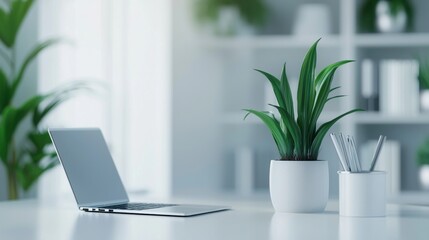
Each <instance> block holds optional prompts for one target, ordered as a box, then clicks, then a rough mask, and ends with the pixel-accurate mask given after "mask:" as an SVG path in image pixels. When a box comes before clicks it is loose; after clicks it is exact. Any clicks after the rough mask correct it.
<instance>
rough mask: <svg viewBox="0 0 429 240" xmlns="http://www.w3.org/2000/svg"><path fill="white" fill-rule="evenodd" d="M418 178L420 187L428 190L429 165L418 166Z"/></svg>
mask: <svg viewBox="0 0 429 240" xmlns="http://www.w3.org/2000/svg"><path fill="white" fill-rule="evenodd" d="M419 178H420V185H421V186H422V188H423V189H425V190H429V165H423V166H421V167H420V170H419Z"/></svg>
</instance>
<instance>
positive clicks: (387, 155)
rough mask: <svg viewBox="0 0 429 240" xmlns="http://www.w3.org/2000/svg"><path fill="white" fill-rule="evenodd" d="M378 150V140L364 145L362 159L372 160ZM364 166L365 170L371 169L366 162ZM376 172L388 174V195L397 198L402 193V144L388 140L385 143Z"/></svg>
mask: <svg viewBox="0 0 429 240" xmlns="http://www.w3.org/2000/svg"><path fill="white" fill-rule="evenodd" d="M376 148H377V141H376V140H370V141H367V142H365V143H364V144H362V147H361V148H360V159H371V158H372V157H373V153H374V150H375V149H376ZM362 165H363V166H364V167H365V168H367V167H369V163H366V162H362ZM374 170H376V171H383V172H386V174H387V176H386V177H387V179H386V193H387V194H388V195H390V196H397V195H399V194H400V193H401V144H400V143H399V142H398V141H393V140H387V141H385V142H384V144H383V149H381V151H380V155H379V157H378V161H377V164H376V165H375V168H374Z"/></svg>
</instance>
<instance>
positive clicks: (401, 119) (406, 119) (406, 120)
mask: <svg viewBox="0 0 429 240" xmlns="http://www.w3.org/2000/svg"><path fill="white" fill-rule="evenodd" d="M354 121H355V122H356V123H357V124H361V125H365V124H367V125H369V124H429V114H420V115H415V116H396V115H385V114H380V113H361V114H359V115H357V116H356V117H355V118H354Z"/></svg>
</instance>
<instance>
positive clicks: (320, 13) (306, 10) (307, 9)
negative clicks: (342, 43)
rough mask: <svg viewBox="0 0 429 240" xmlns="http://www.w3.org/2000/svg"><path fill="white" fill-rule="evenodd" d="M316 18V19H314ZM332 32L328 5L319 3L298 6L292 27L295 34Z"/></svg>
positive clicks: (308, 34) (315, 34) (316, 34)
mask: <svg viewBox="0 0 429 240" xmlns="http://www.w3.org/2000/svg"><path fill="white" fill-rule="evenodd" d="M314 19H317V21H314ZM331 33H332V21H331V13H330V9H329V6H328V5H326V4H321V3H311V4H302V5H301V6H299V8H298V11H297V13H296V16H295V22H294V25H293V28H292V34H293V35H295V36H324V35H328V34H331Z"/></svg>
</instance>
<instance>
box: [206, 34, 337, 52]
mask: <svg viewBox="0 0 429 240" xmlns="http://www.w3.org/2000/svg"><path fill="white" fill-rule="evenodd" d="M317 39H318V38H317V37H295V36H282V35H267V36H246V37H213V38H205V39H203V40H201V44H202V45H203V46H206V47H210V48H234V49H236V48H304V49H307V48H309V47H310V46H311V45H312V44H313V43H314V42H315V41H316V40H317ZM319 46H320V47H339V46H340V38H339V37H338V36H335V35H332V36H326V37H323V38H322V40H321V41H320V43H319Z"/></svg>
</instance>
